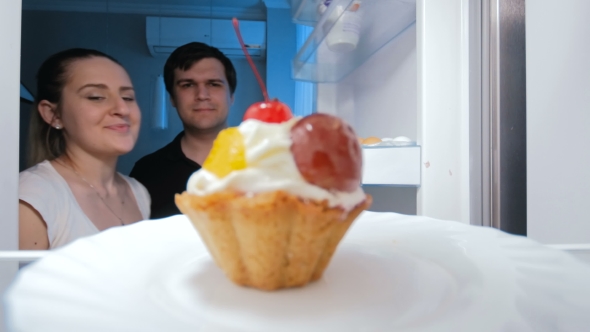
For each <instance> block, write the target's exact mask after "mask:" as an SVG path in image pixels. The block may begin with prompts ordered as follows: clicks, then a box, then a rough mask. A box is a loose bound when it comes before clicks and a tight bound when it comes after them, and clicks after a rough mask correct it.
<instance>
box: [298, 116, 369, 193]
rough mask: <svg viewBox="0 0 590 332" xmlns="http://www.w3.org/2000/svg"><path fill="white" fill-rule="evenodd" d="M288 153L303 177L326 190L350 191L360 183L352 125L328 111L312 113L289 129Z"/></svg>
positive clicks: (357, 147)
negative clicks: (326, 112)
mask: <svg viewBox="0 0 590 332" xmlns="http://www.w3.org/2000/svg"><path fill="white" fill-rule="evenodd" d="M291 140H292V142H293V143H292V144H291V153H293V158H294V159H295V164H296V165H297V168H298V169H299V172H300V173H301V175H302V176H303V178H304V179H305V180H306V181H307V182H309V183H311V184H314V185H316V186H319V187H321V188H324V189H327V190H338V191H345V192H352V191H354V190H356V189H357V188H358V187H359V186H360V183H361V175H362V174H361V171H362V149H361V146H360V144H359V142H358V139H357V136H356V134H355V133H354V131H353V130H352V128H351V127H350V126H349V125H348V124H346V123H345V122H344V121H342V120H341V119H340V118H337V117H335V116H332V115H329V114H320V113H316V114H312V115H309V116H306V117H304V118H303V119H301V120H299V121H298V122H297V123H296V124H295V125H294V126H293V128H291Z"/></svg>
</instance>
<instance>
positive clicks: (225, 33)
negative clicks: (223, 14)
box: [211, 20, 266, 49]
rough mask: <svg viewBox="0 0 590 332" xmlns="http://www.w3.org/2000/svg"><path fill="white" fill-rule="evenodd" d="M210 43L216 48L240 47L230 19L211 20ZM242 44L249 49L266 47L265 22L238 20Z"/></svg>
mask: <svg viewBox="0 0 590 332" xmlns="http://www.w3.org/2000/svg"><path fill="white" fill-rule="evenodd" d="M211 24H212V27H213V28H212V30H211V31H212V32H211V33H212V34H211V43H212V44H213V45H215V47H217V48H222V49H223V48H237V49H239V48H240V43H239V41H238V37H237V36H236V33H235V31H234V27H233V25H232V21H231V20H211ZM239 24H240V33H241V34H242V39H244V44H246V47H247V48H251V49H266V23H265V22H262V21H239Z"/></svg>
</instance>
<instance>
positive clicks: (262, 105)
mask: <svg viewBox="0 0 590 332" xmlns="http://www.w3.org/2000/svg"><path fill="white" fill-rule="evenodd" d="M291 118H293V114H292V113H291V109H290V108H289V106H287V104H285V103H281V102H280V101H278V99H274V100H272V101H261V102H258V103H254V104H252V105H251V106H250V107H248V109H247V110H246V113H245V114H244V121H245V120H248V119H256V120H260V121H263V122H268V123H281V122H285V121H287V120H289V119H291Z"/></svg>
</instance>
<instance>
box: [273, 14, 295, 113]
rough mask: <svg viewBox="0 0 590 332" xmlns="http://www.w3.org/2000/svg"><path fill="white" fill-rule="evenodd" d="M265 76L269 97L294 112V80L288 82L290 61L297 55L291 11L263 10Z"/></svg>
mask: <svg viewBox="0 0 590 332" xmlns="http://www.w3.org/2000/svg"><path fill="white" fill-rule="evenodd" d="M266 15H267V23H266V28H267V33H266V38H267V42H266V43H267V47H268V51H267V64H266V69H267V73H269V75H268V76H267V80H266V85H267V89H268V97H269V98H271V99H272V98H278V99H279V100H280V101H282V102H283V103H285V104H287V105H288V106H289V107H290V108H291V110H295V81H294V80H293V79H291V60H292V59H293V58H294V57H295V54H296V53H297V43H296V41H295V38H296V36H297V28H296V25H295V24H294V23H293V22H292V19H291V9H282V8H268V9H267V14H266Z"/></svg>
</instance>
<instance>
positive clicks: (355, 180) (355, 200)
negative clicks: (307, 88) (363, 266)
mask: <svg viewBox="0 0 590 332" xmlns="http://www.w3.org/2000/svg"><path fill="white" fill-rule="evenodd" d="M277 122H279V123H276V122H265V121H260V120H258V119H247V120H245V121H244V122H242V123H241V124H240V126H239V127H233V128H228V129H225V130H223V131H222V132H220V133H219V135H218V137H217V139H216V140H215V142H214V144H213V148H212V150H211V153H210V154H209V156H208V157H207V160H206V161H205V163H204V164H203V168H202V169H200V170H199V171H197V172H195V173H194V174H193V175H192V176H191V177H190V179H189V181H188V184H187V190H186V191H185V192H183V193H182V194H179V195H176V197H175V200H176V205H177V206H178V208H179V209H180V211H181V212H182V213H183V214H185V215H186V216H188V218H189V219H190V221H191V222H192V224H193V225H194V227H195V228H196V230H197V231H198V233H199V234H200V236H201V238H202V239H203V242H204V243H205V245H206V246H207V248H208V250H209V252H210V254H211V256H212V257H213V259H214V260H215V262H216V264H217V265H218V266H219V267H220V268H221V269H222V270H223V271H224V273H225V275H226V276H227V277H228V278H229V279H230V280H231V281H233V282H234V283H236V284H238V285H243V286H249V287H254V288H258V289H262V290H276V289H281V288H288V287H298V286H303V285H306V284H307V283H309V282H311V281H314V280H317V279H319V278H321V276H322V274H323V272H324V270H325V269H326V267H327V266H328V264H329V262H330V259H331V258H332V255H333V254H334V252H335V250H336V247H337V246H338V243H339V242H340V240H341V239H342V237H343V236H344V234H345V233H346V231H347V230H348V228H349V227H350V225H351V224H352V222H353V221H354V220H355V218H356V217H357V216H358V215H359V214H360V213H361V212H362V211H363V210H364V209H366V208H367V207H369V205H370V204H371V197H370V196H368V195H366V194H365V193H364V192H363V190H362V189H361V187H360V177H361V166H362V160H361V156H362V153H361V148H360V145H359V143H358V140H357V137H356V135H355V134H354V132H353V130H352V128H351V127H350V126H348V125H347V124H346V123H344V122H343V121H342V120H340V119H339V118H337V117H334V116H330V115H326V114H313V115H310V116H307V117H304V118H290V119H285V120H284V121H277Z"/></svg>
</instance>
